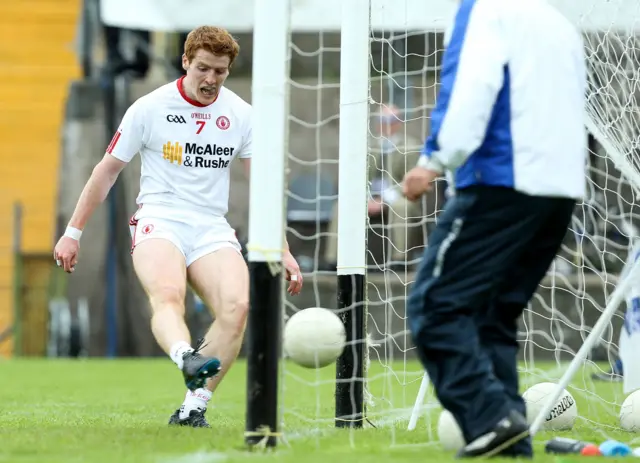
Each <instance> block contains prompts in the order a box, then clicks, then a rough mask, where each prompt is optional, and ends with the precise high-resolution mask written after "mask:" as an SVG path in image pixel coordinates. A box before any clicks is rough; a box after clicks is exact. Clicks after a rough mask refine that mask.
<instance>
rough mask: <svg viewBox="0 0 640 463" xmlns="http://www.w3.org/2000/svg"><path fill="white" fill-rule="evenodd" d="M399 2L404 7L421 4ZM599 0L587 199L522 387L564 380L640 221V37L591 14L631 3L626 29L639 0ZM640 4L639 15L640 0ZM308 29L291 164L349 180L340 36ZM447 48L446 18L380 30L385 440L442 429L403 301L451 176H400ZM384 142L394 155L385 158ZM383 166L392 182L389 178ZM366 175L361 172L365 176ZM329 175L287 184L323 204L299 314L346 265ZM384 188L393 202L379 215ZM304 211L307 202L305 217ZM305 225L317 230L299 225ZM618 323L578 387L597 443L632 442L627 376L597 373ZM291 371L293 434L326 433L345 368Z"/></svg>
mask: <svg viewBox="0 0 640 463" xmlns="http://www.w3.org/2000/svg"><path fill="white" fill-rule="evenodd" d="M397 3H398V8H400V9H403V8H405V7H406V5H405V3H406V4H409V3H410V2H406V1H401V0H399V1H398V2H397ZM587 3H589V5H587V6H585V9H584V14H583V15H574V16H572V18H580V19H579V20H576V21H580V22H576V24H577V25H578V26H579V27H581V25H585V24H588V25H589V26H588V27H589V31H586V30H585V34H584V37H585V45H586V53H587V56H588V62H589V83H590V86H589V91H588V95H587V98H588V108H589V116H590V123H589V129H590V132H591V136H590V143H589V153H590V156H589V177H588V179H587V182H588V197H587V199H586V200H585V201H584V203H583V204H581V205H580V207H578V208H577V209H576V213H575V216H574V221H573V224H572V227H571V230H570V231H569V233H568V234H567V237H566V239H565V242H564V244H563V246H562V250H561V252H560V253H559V255H558V258H557V259H556V261H555V262H554V264H553V265H552V267H551V268H550V270H549V274H548V276H547V278H546V279H545V280H544V281H543V283H542V285H541V287H540V290H539V291H538V293H537V294H536V295H535V296H534V298H533V300H532V302H531V304H530V306H529V307H528V308H527V309H526V311H525V313H524V316H523V318H522V323H521V331H520V333H519V337H520V341H521V346H522V349H521V358H520V360H521V373H522V375H521V378H522V390H523V391H524V389H526V388H527V387H528V386H530V385H532V384H535V383H538V382H543V381H553V382H556V381H558V380H559V379H560V377H561V376H562V374H563V372H564V371H565V369H566V365H567V363H568V362H570V361H571V359H572V358H573V356H574V355H575V353H576V352H577V350H578V349H579V348H580V346H581V345H582V343H583V341H584V339H585V338H586V336H587V335H588V334H589V332H590V330H591V329H592V327H593V325H594V324H595V322H596V320H597V318H598V316H599V315H600V313H601V311H602V310H603V308H604V306H605V305H606V301H607V298H608V297H609V295H610V294H611V292H612V290H613V288H614V287H615V284H616V277H617V275H618V273H619V271H620V270H621V268H622V266H623V265H624V261H625V259H626V254H627V251H628V249H629V245H630V236H632V234H633V233H634V232H633V230H634V227H633V224H634V223H635V222H636V220H635V217H636V214H637V208H636V200H635V197H634V191H633V190H634V188H632V187H631V185H633V184H637V185H638V186H640V173H639V170H638V160H637V159H638V158H637V156H638V154H637V149H638V143H640V126H639V123H638V116H639V114H638V110H639V108H638V94H637V92H638V77H639V74H638V72H639V69H640V62H639V59H638V58H640V49H639V48H638V45H640V44H639V43H638V38H637V37H635V36H634V35H633V34H630V33H627V32H624V30H623V28H622V26H621V25H620V23H615V22H614V23H612V24H610V25H609V26H607V27H606V28H604V29H603V30H601V31H599V32H594V31H593V30H591V29H592V23H593V17H590V16H589V15H590V14H593V15H597V14H599V11H600V10H599V9H598V8H599V7H601V6H603V5H604V4H605V3H606V4H608V5H609V7H611V5H612V4H616V3H618V4H619V5H620V6H619V9H620V12H619V14H618V15H616V14H615V12H614V13H612V15H611V16H610V17H612V18H614V19H615V18H616V17H619V21H621V22H624V24H625V27H627V26H629V20H628V18H626V16H627V15H628V11H629V10H628V7H629V5H630V3H629V2H623V1H622V0H619V1H618V2H605V0H592V1H590V2H587ZM591 4H593V5H594V6H591ZM601 4H602V5H601ZM614 7H615V5H614ZM625 8H626V9H625ZM637 9H638V11H637V16H636V17H637V18H639V19H638V20H639V21H640V6H639V7H638V8H637ZM445 10H446V8H445ZM374 13H375V12H374ZM405 14H406V15H411V11H406V12H405ZM625 18H626V19H625ZM440 19H442V18H440ZM425 21H426V20H425ZM425 24H429V21H426V22H425ZM585 28H586V26H585V27H584V28H583V29H585ZM310 37H311V35H308V36H306V39H305V40H306V41H307V43H306V46H305V45H303V44H302V42H303V41H300V40H296V39H294V41H293V42H294V44H293V45H292V49H291V53H292V69H296V66H302V65H301V63H302V62H303V61H304V62H306V63H307V65H308V64H310V63H313V65H314V66H317V68H316V69H317V74H316V76H315V77H307V78H302V77H298V76H296V75H295V73H294V74H293V76H292V79H291V85H290V88H291V101H292V103H291V118H290V121H291V126H290V131H291V138H290V158H289V166H290V170H291V171H292V172H293V171H294V169H295V170H296V171H297V172H298V173H299V172H300V171H301V170H302V171H306V172H307V173H308V174H309V175H310V177H309V178H307V179H306V182H307V183H305V184H306V185H307V187H308V185H309V182H310V181H311V180H313V179H316V180H318V179H321V178H323V177H324V176H325V175H326V176H327V177H328V178H329V179H330V180H331V181H332V182H333V184H334V185H335V186H337V179H338V176H337V169H338V165H337V157H338V146H337V142H338V114H339V105H338V102H339V92H338V90H339V85H338V79H337V72H336V65H337V63H338V56H339V51H340V49H339V45H338V43H339V39H338V37H337V36H336V35H334V34H323V33H320V34H318V35H317V36H314V37H311V38H310ZM442 52H443V34H442V29H441V28H440V27H438V28H435V27H434V28H433V30H428V29H427V31H426V32H425V31H409V30H398V28H388V29H385V28H382V29H376V30H372V32H371V71H372V72H371V79H370V99H371V109H370V113H371V119H370V125H369V127H370V131H369V132H370V138H369V168H370V171H371V175H370V176H369V199H370V203H371V204H370V205H371V208H370V214H369V219H368V227H369V232H368V264H369V273H368V275H367V283H366V285H367V288H366V292H367V297H368V321H367V324H368V334H369V337H370V339H369V346H370V349H369V357H370V366H369V371H368V384H367V392H368V396H367V398H368V406H367V410H368V416H369V418H370V420H371V422H372V423H373V424H374V425H375V426H377V427H378V428H380V427H382V428H383V429H385V430H386V431H384V432H383V433H381V432H380V430H379V431H378V432H377V434H376V436H377V439H378V441H379V440H380V439H383V438H384V439H385V440H386V441H387V442H388V443H389V444H390V445H393V446H403V445H415V444H417V445H423V444H427V445H431V444H430V443H433V441H435V440H436V439H437V438H436V432H435V431H436V426H435V423H436V419H437V417H438V414H439V409H438V405H437V403H435V401H434V399H433V396H432V395H431V394H428V395H427V397H426V400H425V403H424V406H423V407H422V412H421V415H420V421H419V422H418V427H417V429H416V430H415V431H413V432H409V431H407V430H406V429H407V424H408V421H409V416H410V415H411V410H412V408H413V406H414V401H415V399H416V395H417V393H418V389H419V386H420V382H421V379H422V375H423V370H422V368H421V366H420V364H419V363H418V362H417V360H416V358H415V350H414V348H413V346H412V344H411V341H410V335H409V332H408V326H407V319H406V313H405V301H406V297H407V292H408V285H409V284H410V283H411V282H412V280H413V277H414V273H413V271H414V269H415V266H416V264H417V263H418V262H419V260H420V258H421V256H422V253H423V251H424V247H425V245H427V244H428V238H429V232H430V229H431V228H432V227H433V226H434V224H435V222H436V219H437V214H438V212H439V211H440V210H441V208H442V206H443V203H444V199H445V197H446V194H445V186H446V185H445V183H444V182H439V184H438V185H439V186H438V188H437V189H436V191H435V192H434V193H432V194H431V195H429V197H428V198H425V199H424V200H423V201H422V203H421V204H418V205H412V204H407V203H406V202H403V201H402V199H401V197H400V196H399V194H398V191H397V187H398V184H399V182H400V181H401V179H402V175H403V174H404V172H406V171H407V170H408V169H410V168H411V167H412V166H413V165H414V164H415V160H416V159H417V156H418V154H419V150H420V148H421V146H422V144H423V142H424V138H425V137H426V136H427V135H428V133H429V114H430V111H431V109H432V108H433V106H434V103H435V101H436V97H437V91H438V85H437V82H438V80H439V69H440V59H441V57H442ZM541 97H544V96H541ZM393 107H396V108H397V111H396V110H393ZM394 111H395V112H394ZM394 119H397V120H398V121H399V124H397V132H396V133H397V135H396V136H389V134H388V133H386V134H385V132H384V131H385V130H389V126H390V124H389V123H390V122H391V121H392V120H394ZM391 125H393V126H395V124H391ZM381 152H388V153H391V155H392V156H395V157H396V158H392V156H386V157H385V156H382V155H380V153H381ZM294 165H295V167H294ZM379 177H383V178H385V180H386V181H385V182H384V183H382V184H381V183H380V182H379V180H378V178H379ZM356 178H358V176H357V175H356V174H355V173H354V181H355V179H356ZM312 183H313V182H312ZM321 184H322V182H320V183H319V184H316V183H313V188H315V190H314V191H315V193H311V196H310V197H308V198H307V199H305V198H304V197H303V196H304V195H300V193H299V191H301V190H299V189H298V187H299V185H297V184H296V187H295V188H290V190H289V192H288V195H289V202H290V206H291V202H292V199H294V200H297V204H298V206H300V207H299V209H303V208H302V207H301V206H302V205H303V204H306V205H307V206H310V207H307V209H310V210H311V211H312V212H311V213H310V214H311V215H313V214H315V216H314V218H313V220H312V221H311V222H307V223H306V224H302V225H300V224H298V225H295V224H292V222H291V219H292V217H291V216H290V235H289V236H290V237H296V238H297V239H298V241H299V242H302V243H306V246H307V248H308V251H307V252H306V254H307V255H308V257H309V259H308V260H306V259H302V262H301V264H302V265H308V276H307V283H306V284H307V285H308V286H310V287H312V290H311V289H307V291H312V292H313V296H312V298H310V299H305V300H304V301H295V300H293V299H290V300H289V301H288V303H287V313H288V314H289V315H290V314H291V313H293V312H295V311H296V310H299V309H302V308H304V307H308V306H311V305H314V306H323V307H335V273H334V272H333V271H332V270H331V265H328V266H326V264H327V263H329V264H331V263H332V262H333V263H335V253H332V252H331V251H329V252H327V248H326V246H327V243H329V246H331V244H330V243H331V239H332V238H333V239H335V232H336V230H337V229H336V228H332V227H331V214H330V212H326V211H331V210H332V209H331V207H330V206H331V205H335V204H336V203H335V201H336V200H337V194H336V190H335V189H332V188H327V189H326V190H325V189H323V187H321V186H318V185H321ZM291 186H292V185H290V187H291ZM294 190H295V191H294ZM380 192H382V193H380ZM381 194H382V197H383V198H384V199H383V200H382V202H383V203H384V204H385V205H384V207H382V212H381V214H380V213H379V211H378V209H379V202H380V201H379V196H380V195H381ZM376 201H377V202H378V204H376ZM325 206H326V207H327V208H326V210H325ZM325 214H326V215H325ZM304 215H305V214H304V213H302V212H299V217H302V216H304ZM305 227H306V233H304V232H302V231H301V230H303V229H305ZM344 239H347V238H344ZM334 251H335V249H334ZM311 299H312V300H311ZM620 326H621V316H619V315H618V316H615V317H614V319H613V320H612V322H611V324H610V326H609V329H607V330H606V332H605V335H604V336H603V338H602V340H601V342H600V343H599V345H598V346H597V347H596V349H594V351H593V353H592V355H591V357H590V360H589V361H588V362H587V363H586V365H585V366H584V368H583V369H581V370H580V372H579V373H578V374H577V375H576V376H575V377H574V379H573V381H572V384H571V386H570V387H569V390H570V392H571V393H572V394H573V396H574V397H575V398H576V401H577V404H578V411H579V417H578V420H577V421H576V424H575V426H574V430H573V431H571V432H565V433H563V434H562V435H567V436H574V437H581V438H586V439H589V438H593V439H596V440H598V439H601V438H602V437H603V436H608V437H611V436H613V437H616V436H617V437H618V438H620V439H623V438H624V439H626V440H627V441H629V440H630V439H629V436H624V435H621V434H620V432H619V429H618V426H617V423H618V416H619V412H620V405H621V403H622V401H623V399H624V395H623V393H622V386H621V383H615V382H607V381H598V380H594V379H593V378H592V374H593V373H603V372H607V371H608V370H609V369H610V368H611V366H612V365H613V364H614V362H615V359H616V355H617V343H618V336H619V331H620ZM285 370H286V375H285V381H284V382H285V385H284V389H285V392H284V394H283V400H284V426H285V429H287V428H288V429H289V432H290V433H291V432H293V433H294V434H295V433H296V431H295V430H291V427H292V426H300V429H302V431H300V435H301V436H302V437H305V438H308V437H313V439H318V440H319V439H321V438H320V437H318V436H319V434H316V433H318V432H321V431H322V432H332V431H330V430H331V429H332V428H331V427H332V424H333V411H334V408H333V404H334V398H333V392H334V382H333V378H334V376H333V373H334V372H333V369H331V368H330V369H329V371H327V370H324V371H302V370H300V369H298V368H296V367H294V366H292V365H291V364H290V363H288V362H287V363H286V364H285ZM303 396H304V397H305V398H304V399H303V398H302V397H303ZM310 403H313V407H310V406H309V404H310ZM305 404H306V405H305ZM425 417H426V419H425ZM425 421H426V423H428V425H425ZM333 432H335V431H333ZM349 436H350V443H351V444H352V445H353V444H357V442H358V438H359V437H358V436H359V435H358V434H356V433H349ZM383 436H384V437H383ZM542 436H543V438H544V436H546V434H545V433H543V434H542ZM298 437H300V436H298ZM362 439H365V437H362ZM636 440H637V439H636Z"/></svg>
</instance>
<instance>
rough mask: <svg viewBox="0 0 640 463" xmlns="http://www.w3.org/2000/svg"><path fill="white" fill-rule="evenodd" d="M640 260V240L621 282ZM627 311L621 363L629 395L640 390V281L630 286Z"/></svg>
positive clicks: (621, 340) (635, 245) (623, 331)
mask: <svg viewBox="0 0 640 463" xmlns="http://www.w3.org/2000/svg"><path fill="white" fill-rule="evenodd" d="M639 258H640V239H636V240H635V243H634V245H633V247H632V248H631V250H630V252H629V255H628V256H627V262H626V264H625V268H624V269H623V271H622V274H621V275H620V280H622V279H623V278H625V277H626V275H627V274H628V273H629V272H630V270H631V268H632V266H633V264H634V263H635V262H636V261H637V260H638V259H639ZM626 302H627V311H626V313H625V316H624V324H623V325H622V329H621V330H620V341H619V345H620V350H619V354H620V361H621V362H622V369H623V371H624V373H623V390H624V393H625V394H629V393H631V392H633V391H635V390H636V389H640V358H639V357H638V353H639V352H640V281H638V282H637V283H636V284H633V285H631V286H630V289H629V291H628V293H627V294H626Z"/></svg>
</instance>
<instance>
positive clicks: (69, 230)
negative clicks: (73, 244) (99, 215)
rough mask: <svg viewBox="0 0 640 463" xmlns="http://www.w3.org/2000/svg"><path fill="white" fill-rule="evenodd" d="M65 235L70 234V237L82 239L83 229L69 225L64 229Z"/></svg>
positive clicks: (77, 239)
mask: <svg viewBox="0 0 640 463" xmlns="http://www.w3.org/2000/svg"><path fill="white" fill-rule="evenodd" d="M64 236H68V237H69V238H73V239H74V240H76V241H80V237H81V236H82V230H80V229H78V228H74V227H67V229H66V230H65V231H64Z"/></svg>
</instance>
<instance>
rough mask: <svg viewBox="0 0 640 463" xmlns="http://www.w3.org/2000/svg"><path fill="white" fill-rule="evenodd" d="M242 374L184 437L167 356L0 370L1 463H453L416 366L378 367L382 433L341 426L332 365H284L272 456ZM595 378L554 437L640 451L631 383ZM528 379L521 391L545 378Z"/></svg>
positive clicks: (240, 371) (373, 412)
mask: <svg viewBox="0 0 640 463" xmlns="http://www.w3.org/2000/svg"><path fill="white" fill-rule="evenodd" d="M536 367H538V368H539V369H540V367H541V365H536ZM542 370H545V371H550V370H555V373H552V375H553V374H555V378H556V379H557V378H558V377H559V376H560V375H561V374H562V370H561V369H558V368H557V367H555V366H554V365H546V367H545V368H542ZM245 371H246V366H245V364H244V363H242V362H239V363H238V364H237V365H236V366H235V367H234V369H233V370H232V371H231V372H230V373H229V375H228V376H227V378H226V379H225V381H224V383H223V384H222V386H221V387H220V389H219V391H218V392H217V393H216V395H215V396H214V398H213V401H212V404H211V405H210V408H209V411H208V412H207V417H208V419H209V421H210V423H211V424H212V426H213V427H212V429H188V428H187V429H185V428H169V427H168V426H167V424H166V423H167V420H168V419H169V416H170V415H171V413H172V412H173V411H174V410H175V409H176V408H177V407H178V406H179V405H180V404H181V403H182V399H183V398H184V392H185V389H184V384H183V382H182V377H181V375H180V372H179V371H178V369H177V368H176V367H175V365H174V364H173V363H171V361H169V360H168V359H165V358H162V359H146V360H145V359H136V360H106V359H100V360H98V359H96V360H94V359H91V360H48V359H37V360H36V359H34V360H26V359H25V360H22V359H19V360H7V361H0V396H1V399H0V462H12V463H13V462H15V463H26V462H38V463H41V462H51V463H54V462H55V463H57V462H60V463H62V462H64V463H73V462H92V463H102V462H109V463H124V462H136V463H142V462H154V463H155V462H157V463H170V462H180V463H188V462H194V463H198V462H199V463H205V462H246V461H263V462H271V461H274V462H275V461H278V462H285V463H286V462H291V463H293V462H322V463H326V462H327V461H329V460H331V461H333V462H339V461H355V462H358V463H359V462H362V463H369V462H372V463H373V462H380V461H386V460H389V459H392V460H393V461H395V462H405V461H406V462H416V461H420V462H436V461H438V462H441V461H452V460H453V455H452V454H451V453H447V452H444V451H442V450H441V449H440V447H439V445H438V443H437V436H436V430H435V423H436V422H437V417H438V413H439V411H438V410H437V409H436V410H433V411H431V412H430V416H426V415H425V416H423V417H422V418H421V420H420V422H419V424H418V427H417V429H416V430H414V431H411V432H410V431H407V430H406V428H407V423H408V417H409V415H410V411H411V407H412V405H413V402H414V400H415V397H416V394H417V391H418V388H419V385H420V374H419V371H420V367H419V365H418V364H417V363H408V364H406V365H405V364H403V363H402V362H398V363H395V364H393V365H387V366H382V365H379V364H378V365H374V366H372V368H371V370H370V378H371V379H370V384H369V388H370V390H371V393H372V395H373V397H374V404H373V405H372V406H370V407H369V412H370V417H371V421H372V423H374V424H375V425H376V426H377V427H376V428H372V427H366V428H365V429H362V430H347V429H336V428H334V426H333V419H332V418H333V413H334V396H333V388H334V384H333V382H332V377H333V375H334V369H333V368H332V367H327V368H325V369H323V370H319V371H310V370H303V369H301V368H297V367H295V366H292V365H291V364H289V363H287V364H286V366H285V368H283V371H284V372H285V373H284V376H283V382H282V389H283V393H282V396H281V405H282V407H283V416H282V420H283V423H284V428H283V431H284V436H285V440H286V441H285V442H283V443H281V444H280V445H279V447H278V450H277V451H276V452H274V453H269V454H262V453H256V452H248V451H247V450H246V449H245V447H244V441H243V432H244V418H245V389H246V384H245ZM405 371H406V372H408V373H407V374H405ZM588 376H589V371H585V372H583V373H582V374H580V375H578V376H577V377H576V378H575V380H574V386H575V388H573V389H571V392H572V394H573V395H574V397H575V398H576V402H577V404H578V411H579V413H580V418H579V420H578V422H577V423H576V426H575V427H574V429H573V430H572V431H568V432H563V433H556V434H554V435H562V436H566V437H574V438H581V439H585V440H591V441H594V442H597V443H600V442H602V441H603V440H605V439H606V438H615V439H618V440H621V441H623V442H627V443H630V444H632V445H635V446H640V435H638V434H630V433H626V432H623V431H621V430H619V429H617V420H618V412H619V406H620V404H621V403H622V400H623V399H624V397H623V394H622V386H621V385H620V384H607V383H593V382H591V381H590V380H589V379H588ZM527 379H528V382H524V383H523V386H522V387H523V390H524V389H525V388H526V387H527V385H531V384H534V383H536V382H540V381H544V380H545V378H543V377H542V376H539V377H537V378H530V377H528V378H527ZM549 437H550V434H549V433H541V434H540V435H538V436H537V437H536V448H535V450H536V457H535V460H534V461H540V462H542V461H554V462H556V461H558V462H560V461H562V462H571V461H577V460H579V459H580V458H579V457H560V458H559V457H554V456H549V455H545V454H544V452H543V445H544V441H545V440H546V439H548V438H549ZM430 438H431V439H432V440H431V441H430ZM494 461H501V460H499V459H496V460H494ZM505 461H512V460H505Z"/></svg>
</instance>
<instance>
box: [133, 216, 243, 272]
mask: <svg viewBox="0 0 640 463" xmlns="http://www.w3.org/2000/svg"><path fill="white" fill-rule="evenodd" d="M129 227H130V229H131V252H132V253H133V250H134V248H135V247H136V246H137V245H138V244H140V243H142V242H143V241H146V240H149V239H155V238H161V239H165V240H167V241H170V242H171V243H173V244H174V245H175V246H176V247H177V248H178V249H179V250H180V252H181V253H182V255H183V256H184V258H185V261H186V264H187V267H188V266H189V265H191V264H192V263H194V262H195V261H196V260H198V259H200V258H201V257H202V256H205V255H207V254H211V253H212V252H215V251H217V250H218V249H221V248H227V247H228V248H233V249H235V250H236V251H238V253H241V252H242V248H241V246H240V243H239V242H238V239H237V237H236V232H235V230H234V229H233V228H231V226H230V225H229V223H228V222H227V219H225V218H224V217H219V216H212V215H206V214H202V213H200V212H195V211H189V210H184V209H179V208H174V207H169V206H160V205H155V204H145V205H143V206H140V208H139V209H138V210H137V212H136V213H135V214H133V217H131V220H130V221H129Z"/></svg>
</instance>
